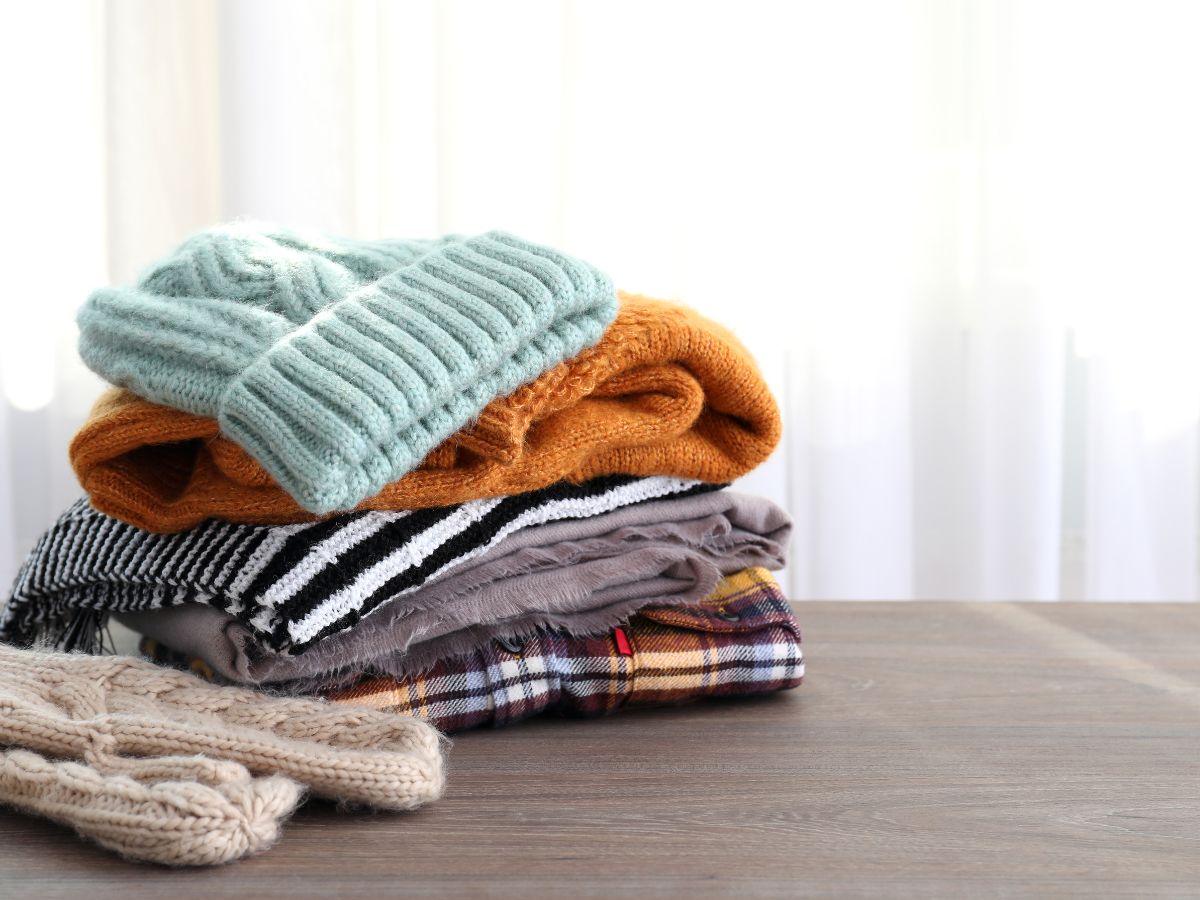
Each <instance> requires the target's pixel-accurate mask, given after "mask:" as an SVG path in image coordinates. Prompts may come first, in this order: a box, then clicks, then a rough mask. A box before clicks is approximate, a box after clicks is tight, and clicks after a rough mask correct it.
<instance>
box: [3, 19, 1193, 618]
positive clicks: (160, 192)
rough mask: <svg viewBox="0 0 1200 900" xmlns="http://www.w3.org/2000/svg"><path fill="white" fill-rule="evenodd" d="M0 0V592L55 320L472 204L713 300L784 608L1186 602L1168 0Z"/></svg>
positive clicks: (476, 223)
mask: <svg viewBox="0 0 1200 900" xmlns="http://www.w3.org/2000/svg"><path fill="white" fill-rule="evenodd" d="M0 18H2V19H3V20H5V23H6V27H5V28H3V29H0V74H2V78H0V84H2V85H3V87H2V88H0V90H2V91H3V93H4V101H5V109H6V110H7V120H8V124H9V126H10V127H9V129H8V139H7V140H6V141H5V142H3V146H0V185H2V189H3V197H4V205H5V215H4V216H3V225H0V227H2V228H3V229H4V230H5V234H4V239H3V243H2V244H0V246H3V248H4V254H5V258H4V262H5V266H4V268H5V279H6V285H5V288H6V290H5V297H4V302H3V303H2V304H0V354H2V356H0V384H2V388H3V394H2V397H0V428H2V429H3V431H2V434H0V582H4V583H5V584H6V583H7V582H8V580H9V579H10V578H11V577H12V574H13V573H14V571H15V566H16V564H17V563H18V561H19V559H20V557H21V555H22V554H23V553H24V552H26V551H27V550H28V548H29V547H30V546H31V545H32V543H33V541H34V540H35V539H36V537H37V535H38V534H39V533H40V531H41V530H42V529H43V528H44V527H45V526H46V525H47V524H48V523H49V522H50V521H51V520H52V519H53V518H54V516H55V515H56V513H57V512H58V511H59V510H60V509H61V508H62V507H63V506H64V505H65V504H66V503H67V502H68V501H69V500H70V498H71V497H73V496H75V495H76V494H77V491H78V488H77V487H76V485H75V482H74V479H73V477H72V475H71V473H70V470H69V468H68V466H67V464H66V459H65V456H66V445H67V442H68V440H69V438H70V436H71V434H72V433H73V431H74V429H75V428H76V427H78V425H79V423H80V422H81V421H82V419H83V417H84V415H85V414H86V410H87V408H88V405H89V404H90V402H91V400H92V399H93V398H94V397H95V395H96V394H97V393H98V391H99V389H100V384H99V382H98V381H97V380H96V379H95V378H94V377H92V376H91V375H89V374H88V373H87V372H86V371H84V370H83V369H82V366H81V365H80V364H79V363H78V361H77V360H76V359H75V357H74V339H75V332H74V326H73V322H72V313H73V310H74V309H75V307H77V306H78V305H79V303H80V302H81V301H82V300H83V298H84V297H85V296H86V295H87V293H88V291H89V290H90V289H92V288H93V287H95V286H98V285H101V284H105V283H110V282H123V281H128V280H130V279H132V278H134V277H135V276H136V274H137V272H138V271H139V269H140V268H141V267H142V266H144V265H145V264H146V263H148V262H149V261H151V260H152V259H154V258H155V257H156V256H158V255H160V254H162V253H164V252H166V251H167V250H169V249H170V248H171V247H172V245H174V244H175V243H176V242H177V241H179V240H180V239H181V238H182V237H184V236H185V235H186V234H188V233H189V232H190V231H192V230H195V229H198V228H201V227H204V226H206V225H208V224H211V223H213V222H216V221H220V220H223V219H229V218H234V217H252V218H259V219H268V220H275V221H279V222H283V223H287V224H292V225H297V226H309V227H317V228H323V229H327V230H330V231H334V232H339V233H346V234H353V235H360V236H382V235H389V236H428V235H434V234H439V233H443V232H446V231H457V232H474V231H481V230H485V229H488V228H494V227H500V228H505V229H508V230H511V231H514V232H517V233H520V234H522V235H525V236H527V237H529V238H532V239H535V240H542V241H546V242H550V243H555V244H557V245H560V246H562V247H564V248H565V249H568V250H569V251H572V252H575V253H578V254H579V255H581V256H584V257H586V258H587V259H589V260H592V261H595V262H596V263H597V264H599V265H601V266H602V267H604V268H606V269H607V270H608V271H610V272H611V273H612V274H613V275H614V277H615V278H616V279H617V281H618V283H619V284H621V285H622V286H624V287H627V288H630V289H634V290H637V291H641V292H644V293H651V294H657V295H659V296H665V297H672V298H680V299H682V300H684V301H685V302H687V303H690V304H692V305H694V306H696V307H698V308H700V309H701V310H703V311H705V312H706V313H708V314H709V315H711V316H713V317H715V318H718V319H720V320H722V321H724V322H726V323H727V324H728V325H730V326H731V327H733V328H734V329H735V330H736V331H737V332H738V333H739V334H740V336H741V337H742V338H743V339H744V340H745V341H746V343H747V344H748V345H749V346H750V347H751V349H752V350H753V351H754V352H755V353H756V355H757V356H758V357H759V359H760V360H761V362H762V365H763V367H764V370H765V372H766V373H767V375H768V377H769V379H770V380H771V383H772V385H773V386H774V388H775V390H776V391H777V394H778V397H779V399H780V402H781V403H782V405H783V406H784V408H785V415H786V436H785V440H784V443H783V446H782V447H781V448H780V450H779V451H778V452H777V453H776V454H775V456H774V457H773V458H772V459H771V460H770V461H769V462H768V463H767V464H766V465H765V466H764V467H762V469H761V470H759V471H758V472H756V473H754V474H753V475H751V476H750V477H748V478H746V479H745V481H744V484H743V485H742V487H743V488H744V489H746V490H753V491H760V492H763V493H766V494H768V495H770V496H772V497H774V498H775V499H777V500H778V501H779V502H781V503H783V504H784V505H785V506H787V508H788V509H789V510H790V511H791V512H792V514H793V516H794V517H795V519H796V524H797V530H796V538H795V543H794V546H793V548H792V549H793V562H792V565H791V567H790V569H789V571H788V575H787V579H788V586H789V588H790V592H791V595H792V596H793V597H795V598H810V597H811V598H834V599H837V598H847V599H853V598H884V599H891V598H895V599H908V598H954V599H1034V600H1055V599H1089V600H1121V599H1129V600H1197V599H1198V598H1200V559H1198V549H1200V534H1198V533H1197V532H1198V529H1200V484H1198V469H1200V446H1198V444H1197V438H1198V429H1200V354H1198V353H1197V352H1196V348H1197V347H1198V346H1200V304H1198V301H1200V267H1198V266H1197V265H1196V263H1195V259H1196V248H1197V247H1198V246H1200V212H1198V211H1200V165H1197V162H1196V161H1197V160H1198V159H1200V115H1198V114H1197V111H1196V110H1197V108H1198V107H1197V103H1196V88H1197V85H1200V53H1197V52H1196V49H1195V43H1196V40H1195V39H1196V35H1197V34H1198V33H1200V31H1198V26H1200V5H1197V4H1195V3H1191V2H1187V0H1181V2H1155V0H1137V2H1133V0H1130V2H1109V3H1104V2H1061V0H1030V2H1017V0H1005V2H983V0H922V2H911V3H905V2H899V0H881V2H860V0H843V2H837V3H832V2H823V0H818V2H797V3H778V2H753V0H739V2H736V3H734V2H724V3H704V2H696V0H679V2H674V0H670V2H667V0H628V2H614V0H607V2H600V0H577V2H534V0H529V2H524V0H522V2H516V0H513V2H508V0H504V2H496V0H493V2H468V0H449V2H432V0H416V2H389V0H352V2H311V0H236V2H235V0H227V2H211V0H194V2H193V0H186V2H180V0H169V2H168V0H107V2H92V3H89V2H84V0H79V2H45V3H37V4H33V3H26V4H20V5H19V6H15V7H13V8H11V9H5V10H3V11H2V12H0ZM49 48H52V49H53V52H50V50H49Z"/></svg>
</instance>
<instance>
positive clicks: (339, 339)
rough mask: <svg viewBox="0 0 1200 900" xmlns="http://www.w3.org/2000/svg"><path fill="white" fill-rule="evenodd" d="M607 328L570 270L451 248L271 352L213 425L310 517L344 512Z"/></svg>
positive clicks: (579, 265)
mask: <svg viewBox="0 0 1200 900" xmlns="http://www.w3.org/2000/svg"><path fill="white" fill-rule="evenodd" d="M615 315H616V295H615V292H614V290H613V287H612V284H611V282H610V281H609V280H608V278H607V277H606V276H604V275H603V274H602V273H600V272H598V271H597V270H596V269H594V268H592V267H591V266H589V265H587V264H585V263H583V262H581V261H579V260H576V259H573V258H571V257H568V256H565V255H563V254H560V253H557V252H555V251H553V250H550V249H548V248H544V247H540V246H537V245H534V244H529V243H526V242H524V241H521V240H520V239H518V238H515V237H512V236H510V235H506V234H502V233H489V234H486V235H483V236H481V237H477V238H470V239H466V240H462V241H456V242H449V243H446V244H444V245H442V246H440V247H438V248H437V249H436V250H434V251H432V252H430V253H428V254H427V255H425V256H424V257H422V258H420V259H419V260H418V261H417V262H415V263H413V264H411V265H408V266H405V267H403V268H400V269H398V270H396V271H394V272H392V273H391V274H389V275H387V276H386V277H384V278H382V279H380V280H379V281H376V282H375V283H373V284H370V285H368V286H366V287H363V288H361V289H359V290H358V291H356V292H355V293H353V294H351V295H350V296H348V297H346V298H345V299H343V300H340V301H339V302H337V303H335V304H333V305H331V306H329V307H328V308H326V309H324V310H322V311H321V312H320V313H318V314H317V315H316V316H314V317H313V318H312V319H311V321H309V322H308V323H307V324H306V325H304V326H302V327H300V328H297V329H295V330H293V331H291V332H290V333H289V334H286V335H284V336H282V337H281V338H280V339H278V340H276V341H275V342H274V343H273V344H272V345H271V346H270V347H269V348H268V349H267V350H266V351H265V352H264V353H262V354H261V355H260V356H258V357H257V358H256V359H255V360H254V361H253V362H252V363H250V364H249V365H248V366H246V367H245V368H243V369H241V371H240V372H239V373H238V374H237V376H236V377H235V378H234V379H233V380H232V381H231V382H230V383H229V385H228V387H227V389H226V391H225V393H224V395H223V396H222V397H221V400H220V404H219V411H218V418H219V419H220V423H221V427H222V429H223V430H224V431H225V432H226V433H227V434H228V435H229V436H230V437H231V438H233V439H234V440H235V441H237V442H238V443H240V444H241V445H242V446H243V447H245V449H246V450H247V451H249V452H250V453H251V454H252V455H253V456H255V457H256V458H257V459H258V460H259V462H261V463H262V464H263V466H264V467H265V468H266V469H267V470H268V471H269V472H270V473H271V475H272V476H273V477H274V478H275V479H276V480H277V481H278V482H279V483H280V485H281V486H282V487H283V488H284V489H285V490H287V491H288V492H289V493H290V494H291V495H292V496H293V497H295V499H296V500H297V502H299V503H300V504H301V505H302V506H304V507H305V508H306V509H308V510H309V511H310V512H314V513H318V514H319V513H327V512H332V511H335V510H339V509H348V508H351V507H353V506H355V505H357V504H358V503H359V502H361V501H362V500H364V499H366V498H367V497H370V496H372V495H373V494H375V493H377V492H378V491H379V490H380V489H381V488H382V487H383V486H384V485H385V484H387V483H388V482H390V481H393V480H395V479H397V478H399V477H400V476H402V475H403V474H405V473H406V472H408V471H410V470H411V469H413V468H415V467H416V466H417V465H418V464H419V463H420V462H421V460H422V459H423V458H424V457H425V455H426V454H427V453H428V452H429V451H430V450H432V449H433V448H434V447H435V446H437V444H438V443H440V442H441V441H442V440H444V439H445V438H446V437H449V436H450V435H451V434H452V433H453V432H454V431H456V430H458V429H459V428H461V427H463V426H464V425H466V424H467V423H468V422H469V421H470V420H471V419H472V418H473V417H475V416H477V415H478V414H479V413H480V411H481V410H482V409H483V407H484V406H486V405H487V403H489V402H490V401H491V400H492V399H494V398H495V397H497V396H500V395H502V394H505V393H509V392H511V391H512V390H514V389H516V388H517V387H518V386H520V385H521V384H524V383H526V382H528V381H530V380H532V379H534V378H536V377H537V376H538V375H540V374H541V373H542V372H543V371H545V370H546V369H548V368H550V367H551V366H554V365H557V364H558V363H559V362H562V361H563V360H564V359H567V358H569V357H571V356H573V355H575V354H577V353H578V352H580V351H581V350H583V349H584V348H585V347H588V346H590V345H592V344H594V343H595V342H596V341H598V340H599V338H600V336H601V334H602V333H603V331H604V328H605V327H606V326H607V325H608V323H609V322H611V320H612V319H613V318H614V316H615Z"/></svg>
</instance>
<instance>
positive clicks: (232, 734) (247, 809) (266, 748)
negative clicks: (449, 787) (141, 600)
mask: <svg viewBox="0 0 1200 900" xmlns="http://www.w3.org/2000/svg"><path fill="white" fill-rule="evenodd" d="M441 740H442V739H441V737H440V736H439V735H438V733H437V732H436V731H435V730H434V729H432V728H431V727H429V726H428V725H426V724H425V723H423V722H420V721H418V720H416V719H411V718H407V717H403V716H397V715H392V714H387V713H379V712H376V711H374V710H370V709H366V708H361V707H346V706H340V705H332V704H326V703H323V702H320V701H316V700H303V699H281V698H273V697H269V696H266V695H264V694H259V693H257V692H255V691H250V690H245V689H241V688H232V687H218V686H215V685H211V684H209V683H207V682H205V681H202V680H201V679H199V678H197V677H195V676H193V675H190V674H187V673H184V672H177V671H174V670H172V669H164V668H161V667H159V666H156V665H153V664H151V663H147V662H143V661H141V660H137V659H132V658H128V657H113V656H84V655H77V654H65V653H45V652H38V651H32V650H18V649H15V648H12V647H7V646H0V744H3V745H5V746H6V747H7V748H9V749H7V750H5V751H4V752H3V753H0V803H5V804H8V805H11V806H13V807H16V808H18V809H21V810H24V811H26V812H31V813H35V814H38V815H43V816H46V817H47V818H50V819H53V820H54V821H56V822H60V823H63V824H65V825H69V826H71V827H73V828H75V829H76V830H77V831H78V832H79V833H80V834H82V835H84V836H85V837H89V838H91V839H93V840H95V841H96V842H97V843H99V844H101V845H102V846H105V847H107V848H109V849H111V850H115V851H117V852H118V853H121V854H123V855H125V856H128V857H131V858H133V859H139V860H149V861H153V862H160V863H165V864H168V865H212V864H217V863H224V862H229V861H231V860H234V859H238V858H239V857H241V856H245V855H247V854H249V853H254V852H257V851H259V850H263V849H265V848H266V847H269V846H270V845H271V843H273V842H274V841H275V839H276V838H277V837H278V835H279V829H280V825H281V824H282V821H283V819H284V818H285V817H286V816H287V815H288V814H289V813H290V812H291V811H292V810H293V809H294V808H295V806H296V805H297V804H298V803H299V802H300V799H301V797H302V796H303V794H304V790H305V787H306V786H307V788H308V789H310V790H311V791H312V793H314V794H316V795H317V796H320V797H326V798H329V799H333V800H341V801H345V802H349V803H354V804H361V805H365V806H371V807H375V808H378V809H391V810H402V809H413V808H415V807H417V806H420V805H422V804H424V803H428V802H429V801H431V800H435V799H437V797H438V796H439V795H440V794H441V792H442V789H443V787H444V783H445V773H444V770H443V765H442V753H441ZM47 757H49V758H47Z"/></svg>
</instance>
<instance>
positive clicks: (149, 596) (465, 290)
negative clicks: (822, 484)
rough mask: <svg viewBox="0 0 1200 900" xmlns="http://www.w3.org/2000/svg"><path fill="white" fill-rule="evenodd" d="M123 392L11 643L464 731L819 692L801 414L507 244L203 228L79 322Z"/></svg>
mask: <svg viewBox="0 0 1200 900" xmlns="http://www.w3.org/2000/svg"><path fill="white" fill-rule="evenodd" d="M79 324H80V331H81V335H80V352H81V354H82V356H83V358H84V360H85V362H86V363H87V364H88V365H89V366H90V367H91V368H92V369H94V370H95V371H96V372H97V373H99V374H100V375H101V376H103V377H105V378H106V379H108V380H109V381H110V382H112V383H113V385H114V386H115V387H114V388H112V389H110V390H109V391H108V392H107V393H105V394H104V395H103V396H102V397H101V398H100V400H99V401H98V403H97V404H96V406H95V408H94V410H93V412H92V414H91V416H90V418H89V420H88V421H87V423H86V424H85V425H84V426H83V428H82V429H81V430H80V432H79V433H78V435H77V436H76V437H75V439H74V441H73V442H72V445H71V461H72V464H73V466H74V468H75V471H76V473H77V474H78V476H79V479H80V482H81V484H82V485H83V487H84V489H85V490H86V492H87V495H88V497H87V499H86V500H80V501H78V502H76V503H75V504H74V505H72V506H71V507H70V508H69V509H68V510H67V511H66V512H65V513H64V514H63V515H62V516H61V517H60V518H59V520H58V521H57V522H56V523H55V524H54V525H53V526H52V527H51V528H50V530H49V531H48V532H47V533H46V534H45V535H44V536H43V538H42V539H41V541H40V542H39V543H38V545H37V546H36V547H35V548H34V550H33V551H32V553H31V554H30V556H29V558H28V559H27V560H26V562H25V564H24V566H23V567H22V569H21V571H20V573H19V574H18V576H17V580H16V583H15V585H14V587H13V591H12V595H11V597H10V598H9V600H8V603H7V605H6V606H5V608H4V612H3V616H2V619H0V637H3V638H4V639H5V640H9V641H14V642H20V643H35V642H42V643H51V644H54V645H56V646H60V647H64V648H66V649H84V650H89V651H96V650H98V649H101V648H102V647H103V643H104V642H103V636H104V634H105V629H106V626H107V623H108V622H109V621H110V619H115V620H116V621H119V622H121V623H123V624H125V625H127V626H129V627H131V628H132V629H134V630H135V631H137V632H139V633H140V634H142V635H144V639H143V641H142V648H143V651H144V652H146V653H147V654H148V655H149V656H151V657H152V658H153V659H155V660H157V661H159V662H163V663H165V664H173V665H185V666H189V667H191V668H192V669H194V670H196V671H200V672H202V673H204V674H205V675H207V676H208V677H210V678H212V679H214V680H218V681H227V682H234V683H239V684H243V685H252V686H257V687H260V688H262V689H266V690H270V691H272V692H278V693H286V694H296V695H318V696H324V697H326V698H328V699H330V700H333V701H339V702H348V703H357V704H366V705H369V706H374V707H376V708H379V709H386V710H394V711H399V712H404V713H408V714H411V715H414V716H419V717H422V718H425V719H427V720H429V721H430V722H432V723H433V724H435V725H437V726H439V727H440V728H442V729H443V730H447V731H454V730H459V729H463V728H467V727H472V726H476V725H480V724H484V723H491V724H495V725H500V724H507V723H510V722H514V721H517V720H519V719H521V718H525V717H527V716H530V715H533V714H535V713H538V712H542V711H546V710H552V711H557V712H560V713H567V714H573V715H600V714H605V713H609V712H612V711H614V710H615V709H617V708H621V707H626V706H632V705H642V704H661V703H674V702H678V701H682V700H687V699H693V698H696V697H702V696H711V695H736V694H754V693H762V692H767V691H775V690H780V689H784V688H789V687H793V686H795V685H797V684H799V683H800V680H801V676H802V674H803V662H802V656H801V652H800V633H799V629H798V627H797V625H796V621H795V619H794V617H793V615H792V612H791V610H790V608H789V606H788V604H787V601H786V600H785V599H784V597H783V594H782V592H781V590H780V588H779V585H778V584H777V583H776V581H775V580H774V579H773V578H772V576H771V574H770V571H769V570H773V569H778V568H780V567H782V566H783V565H784V563H785V555H786V547H787V540H788V535H789V531H790V527H791V526H790V522H789V520H788V518H787V516H786V514H785V513H784V512H783V511H782V510H780V509H779V508H778V507H776V506H775V505H774V504H772V503H770V502H769V501H767V500H765V499H762V498H758V497H752V496H747V495H744V494H740V493H736V492H734V491H730V490H728V489H726V485H727V484H728V482H730V481H731V480H732V479H734V478H737V477H738V476H740V475H743V474H745V473H746V472H748V471H750V470H751V469H752V468H754V467H755V466H756V465H758V464H759V463H761V462H762V461H763V460H764V459H766V457H767V456H768V455H769V454H770V453H771V451H772V450H773V449H774V447H775V445H776V444H777V442H778V440H779V436H780V419H779V412H778V409H777V407H776V405H775V402H774V400H773V399H772V397H771V395H770V392H769V390H768V389H767V387H766V385H765V384H764V382H763V380H762V377H761V375H760V374H759V372H758V370H757V368H756V366H755V364H754V362H753V360H752V359H751V358H750V357H749V355H748V354H747V353H746V351H745V350H744V349H743V348H742V346H741V345H740V344H739V343H738V341H737V339H736V338H734V337H733V336H732V335H731V334H730V333H729V332H727V331H726V330H725V329H723V328H721V327H720V326H718V325H716V324H714V323H712V322H710V321H708V320H707V319H705V318H703V317H701V316H699V315H697V314H696V313H694V312H692V311H691V310H688V309H686V308H684V307H682V306H678V305H675V304H672V303H667V302H664V301H660V300H654V299H650V298H647V297H641V296H636V295H632V294H625V293H618V292H616V291H614V290H613V287H612V284H611V282H610V281H609V279H608V278H607V276H605V275H604V274H603V273H601V272H600V271H598V270H597V269H595V268H594V267H592V266H591V265H589V264H587V263H584V262H582V261H580V260H577V259H574V258H572V257H570V256H567V255H565V254H562V253H559V252H557V251H555V250H552V249H549V248H547V247H543V246H539V245H536V244H532V243H529V242H527V241H523V240H521V239H519V238H515V237H513V236H511V235H507V234H503V233H495V232H494V233H489V234H485V235H482V236H479V237H471V238H462V237H447V238H443V239H440V240H435V241H354V240H345V239H336V238H330V237H326V236H318V235H306V234H300V233H297V232H294V231H287V230H282V229H273V228H264V227H258V226H252V225H248V224H241V223H239V224H234V225H229V226H223V227H220V228H215V229H211V230H209V231H206V232H202V233H200V234H198V235H196V236H194V237H193V238H191V239H189V240H188V241H187V242H185V243H184V244H183V245H182V246H181V247H180V248H179V249H178V250H177V251H176V252H175V253H174V254H172V255H171V256H170V257H168V258H166V259H165V260H163V261H161V262H160V263H158V264H157V265H155V266H154V267H152V268H151V269H150V270H149V271H148V272H147V273H146V274H145V275H144V276H143V277H142V279H141V280H140V281H139V282H138V284H137V285H136V286H135V287H131V288H116V289H105V290H101V291H98V292H96V293H95V294H93V296H92V297H91V298H90V299H89V300H88V302H87V303H86V305H85V306H84V308H83V310H82V311H81V312H80V315H79Z"/></svg>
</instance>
